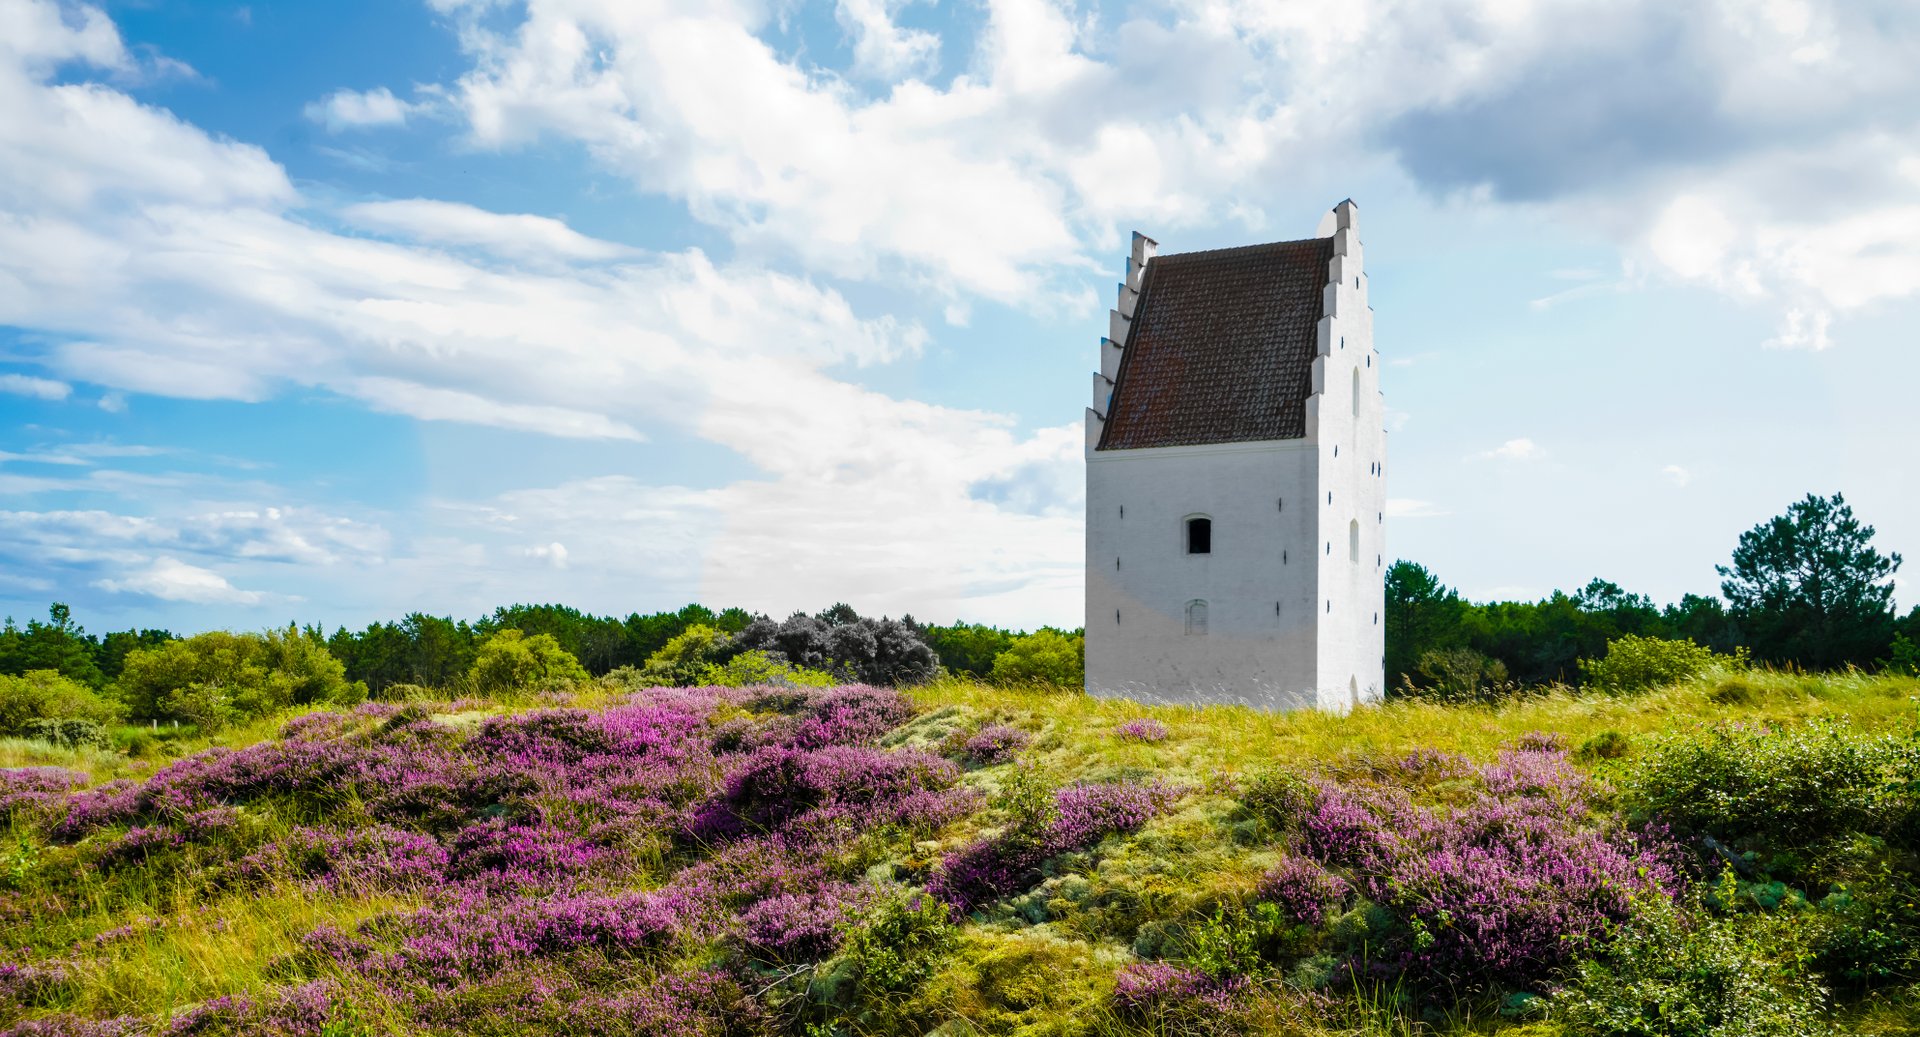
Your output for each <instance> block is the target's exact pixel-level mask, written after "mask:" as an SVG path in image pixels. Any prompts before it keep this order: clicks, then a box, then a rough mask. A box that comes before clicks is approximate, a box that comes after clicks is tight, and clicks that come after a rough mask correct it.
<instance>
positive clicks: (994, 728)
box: [960, 724, 1033, 767]
mask: <svg viewBox="0 0 1920 1037" xmlns="http://www.w3.org/2000/svg"><path fill="white" fill-rule="evenodd" d="M1032 741H1033V736H1031V735H1029V734H1027V733H1026V732H1025V731H1022V730H1020V729H1019V728H1017V727H1009V726H1007V725H1006V724H988V725H987V726H986V727H983V728H981V729H980V730H979V731H977V732H975V733H974V735H973V736H972V737H971V738H968V739H967V740H966V741H965V742H962V743H961V745H960V754H961V755H962V756H964V757H966V760H967V762H968V763H971V764H975V765H976V766H981V767H989V766H992V765H994V764H998V763H1006V762H1007V761H1008V760H1011V759H1013V757H1014V754H1016V753H1018V752H1019V751H1020V750H1022V749H1024V748H1026V747H1027V745H1028V744H1029V743H1031V742H1032Z"/></svg>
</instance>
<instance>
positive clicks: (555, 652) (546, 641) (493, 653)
mask: <svg viewBox="0 0 1920 1037" xmlns="http://www.w3.org/2000/svg"><path fill="white" fill-rule="evenodd" d="M586 679H587V670H586V667H583V666H581V665H580V660H578V659H575V658H574V657H573V655H572V653H570V652H568V651H567V650H566V649H565V648H562V647H560V642H559V641H556V640H554V637H553V635H552V634H535V635H533V636H532V637H528V636H527V635H526V634H524V633H521V632H520V631H518V630H502V631H500V632H498V633H496V634H494V635H493V636H492V637H490V638H487V641H486V643H485V644H483V645H481V646H480V650H479V651H478V652H477V653H475V655H474V658H473V669H471V670H468V671H467V680H468V681H470V682H471V683H472V684H473V687H474V690H476V691H482V692H495V691H511V690H516V689H522V688H546V687H553V686H557V685H565V684H573V683H576V682H578V681H583V680H586Z"/></svg>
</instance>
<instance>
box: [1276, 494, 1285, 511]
mask: <svg viewBox="0 0 1920 1037" xmlns="http://www.w3.org/2000/svg"><path fill="white" fill-rule="evenodd" d="M1273 510H1275V511H1285V510H1287V499H1286V498H1285V497H1275V498H1274V500H1273Z"/></svg>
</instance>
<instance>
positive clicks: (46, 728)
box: [20, 717, 113, 749]
mask: <svg viewBox="0 0 1920 1037" xmlns="http://www.w3.org/2000/svg"><path fill="white" fill-rule="evenodd" d="M20 735H21V737H23V738H31V739H34V740H35V741H40V742H46V743H47V744H48V745H57V746H59V747H60V748H62V749H84V748H88V747H93V748H96V749H111V748H113V736H112V735H110V734H108V733H107V729H106V728H105V727H102V726H101V725H100V721H98V720H92V719H89V718H87V717H60V718H58V719H53V718H49V717H41V718H39V719H37V720H29V721H27V722H26V723H25V724H23V725H21V728H20Z"/></svg>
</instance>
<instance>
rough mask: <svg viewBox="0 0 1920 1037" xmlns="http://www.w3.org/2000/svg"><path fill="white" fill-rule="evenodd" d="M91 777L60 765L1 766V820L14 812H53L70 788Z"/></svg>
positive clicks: (44, 813) (25, 813) (39, 813)
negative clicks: (4, 768)
mask: <svg viewBox="0 0 1920 1037" xmlns="http://www.w3.org/2000/svg"><path fill="white" fill-rule="evenodd" d="M91 780H92V777H91V776H90V775H88V774H87V773H85V772H84V771H70V770H66V769H65V768H61V767H20V768H9V769H6V770H0V821H7V820H9V819H11V818H12V817H13V816H14V815H15V814H21V815H29V814H31V815H39V816H44V815H46V814H49V813H51V812H53V811H54V810H55V809H56V808H58V807H59V806H60V805H61V804H62V803H63V802H64V801H65V800H66V798H67V794H68V793H69V792H71V791H72V790H74V789H76V788H79V787H81V786H83V785H85V784H86V783H87V782H89V781H91Z"/></svg>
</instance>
